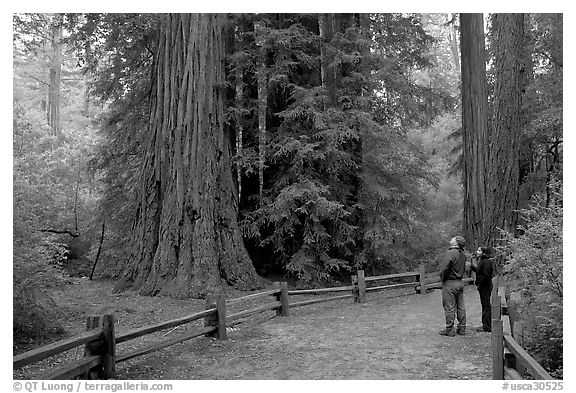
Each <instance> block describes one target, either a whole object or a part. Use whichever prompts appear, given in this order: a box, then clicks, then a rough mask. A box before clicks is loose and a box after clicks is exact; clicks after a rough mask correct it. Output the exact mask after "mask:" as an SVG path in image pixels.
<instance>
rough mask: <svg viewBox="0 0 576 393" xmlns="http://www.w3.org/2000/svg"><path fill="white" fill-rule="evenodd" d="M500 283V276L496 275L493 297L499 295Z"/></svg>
mask: <svg viewBox="0 0 576 393" xmlns="http://www.w3.org/2000/svg"><path fill="white" fill-rule="evenodd" d="M499 285H500V276H496V277H494V279H493V280H492V294H491V296H492V298H494V297H495V296H498V286H499Z"/></svg>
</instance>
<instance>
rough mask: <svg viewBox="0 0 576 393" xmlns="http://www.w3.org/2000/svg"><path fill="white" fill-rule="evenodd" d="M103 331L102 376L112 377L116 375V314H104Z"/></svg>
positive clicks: (105, 377)
mask: <svg viewBox="0 0 576 393" xmlns="http://www.w3.org/2000/svg"><path fill="white" fill-rule="evenodd" d="M102 333H103V335H104V345H103V346H102V377H103V378H104V379H111V378H114V377H115V376H116V336H115V334H114V315H113V314H106V315H103V316H102Z"/></svg>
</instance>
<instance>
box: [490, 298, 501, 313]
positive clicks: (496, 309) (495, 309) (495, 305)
mask: <svg viewBox="0 0 576 393" xmlns="http://www.w3.org/2000/svg"><path fill="white" fill-rule="evenodd" d="M500 302H501V300H500V296H498V295H495V296H492V319H501V318H502V305H501V303H500Z"/></svg>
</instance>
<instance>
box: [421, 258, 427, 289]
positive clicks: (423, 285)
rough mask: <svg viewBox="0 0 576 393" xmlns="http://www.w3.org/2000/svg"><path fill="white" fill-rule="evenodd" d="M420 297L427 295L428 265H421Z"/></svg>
mask: <svg viewBox="0 0 576 393" xmlns="http://www.w3.org/2000/svg"><path fill="white" fill-rule="evenodd" d="M420 295H426V264H424V263H421V264H420Z"/></svg>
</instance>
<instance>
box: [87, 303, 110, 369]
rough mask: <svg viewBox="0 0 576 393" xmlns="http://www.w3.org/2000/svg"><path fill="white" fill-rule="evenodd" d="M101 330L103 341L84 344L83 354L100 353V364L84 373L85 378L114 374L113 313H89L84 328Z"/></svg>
mask: <svg viewBox="0 0 576 393" xmlns="http://www.w3.org/2000/svg"><path fill="white" fill-rule="evenodd" d="M93 329H100V330H102V336H103V341H101V342H94V343H88V344H86V345H84V356H93V355H100V356H102V364H101V365H99V366H97V367H94V368H93V369H91V370H90V371H88V372H87V373H86V374H85V378H86V379H110V378H114V377H115V376H116V336H115V332H114V315H113V314H105V315H89V316H88V317H87V318H86V330H87V331H88V330H93Z"/></svg>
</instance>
